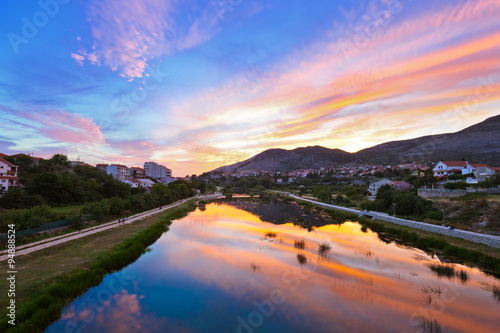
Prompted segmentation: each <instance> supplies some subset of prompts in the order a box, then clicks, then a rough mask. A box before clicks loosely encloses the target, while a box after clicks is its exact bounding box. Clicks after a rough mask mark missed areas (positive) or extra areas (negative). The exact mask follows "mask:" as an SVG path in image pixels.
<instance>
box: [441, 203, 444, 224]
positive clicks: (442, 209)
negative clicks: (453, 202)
mask: <svg viewBox="0 0 500 333" xmlns="http://www.w3.org/2000/svg"><path fill="white" fill-rule="evenodd" d="M441 211H442V212H443V227H444V208H441Z"/></svg>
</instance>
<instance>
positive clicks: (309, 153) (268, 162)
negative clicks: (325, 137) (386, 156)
mask: <svg viewBox="0 0 500 333" xmlns="http://www.w3.org/2000/svg"><path fill="white" fill-rule="evenodd" d="M355 160H356V157H355V156H354V155H353V154H351V153H348V152H345V151H343V150H341V149H328V148H324V147H320V146H314V147H305V148H296V149H293V150H286V149H268V150H266V151H264V152H262V153H260V154H257V155H255V156H253V157H251V158H249V159H247V160H245V161H243V162H238V163H235V164H232V165H228V166H224V167H220V168H218V169H216V170H214V171H223V172H235V171H243V170H256V171H263V170H270V171H290V170H296V169H306V168H322V167H325V166H331V165H338V164H344V163H350V162H353V161H355Z"/></svg>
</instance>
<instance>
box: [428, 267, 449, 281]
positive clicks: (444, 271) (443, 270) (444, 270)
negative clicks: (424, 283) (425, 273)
mask: <svg viewBox="0 0 500 333" xmlns="http://www.w3.org/2000/svg"><path fill="white" fill-rule="evenodd" d="M428 267H429V268H430V270H431V271H433V272H434V273H436V275H437V276H439V277H447V278H450V279H451V278H454V277H455V274H456V273H455V268H454V267H453V266H450V265H439V264H430V265H428Z"/></svg>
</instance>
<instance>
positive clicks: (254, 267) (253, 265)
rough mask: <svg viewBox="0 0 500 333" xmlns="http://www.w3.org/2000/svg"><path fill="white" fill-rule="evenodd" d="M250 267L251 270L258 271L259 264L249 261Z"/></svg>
mask: <svg viewBox="0 0 500 333" xmlns="http://www.w3.org/2000/svg"><path fill="white" fill-rule="evenodd" d="M250 268H251V269H252V271H254V272H255V271H260V265H257V264H256V263H254V262H251V263H250Z"/></svg>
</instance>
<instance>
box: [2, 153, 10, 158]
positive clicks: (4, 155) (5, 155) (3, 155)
mask: <svg viewBox="0 0 500 333" xmlns="http://www.w3.org/2000/svg"><path fill="white" fill-rule="evenodd" d="M7 156H9V155H7V154H3V153H0V157H7Z"/></svg>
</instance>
